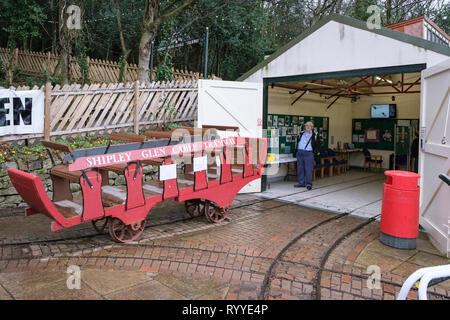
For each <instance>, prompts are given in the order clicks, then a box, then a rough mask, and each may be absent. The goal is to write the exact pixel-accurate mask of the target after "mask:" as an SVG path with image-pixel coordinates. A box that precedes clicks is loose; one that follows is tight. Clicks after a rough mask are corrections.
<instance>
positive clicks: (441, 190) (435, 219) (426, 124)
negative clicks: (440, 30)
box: [419, 59, 450, 256]
mask: <svg viewBox="0 0 450 320" xmlns="http://www.w3.org/2000/svg"><path fill="white" fill-rule="evenodd" d="M449 85H450V59H448V60H447V61H445V62H444V63H442V64H440V65H437V66H434V67H432V68H429V69H426V70H424V71H423V72H422V90H421V91H422V92H421V120H420V121H421V124H420V126H421V127H423V128H426V130H425V133H424V136H425V145H424V148H423V149H420V151H419V174H420V175H421V179H420V188H421V196H420V224H421V225H422V226H423V227H424V228H425V229H426V230H427V232H428V233H429V234H430V236H431V238H432V242H433V243H434V244H435V245H436V247H437V248H438V249H439V250H440V251H441V252H443V253H444V254H447V256H450V247H449V227H450V210H449V199H450V186H448V185H447V184H445V183H444V182H443V181H441V180H440V179H439V174H441V173H444V174H450V139H449V137H450V130H449V126H450V101H449V96H450V86H449ZM421 138H422V137H421Z"/></svg>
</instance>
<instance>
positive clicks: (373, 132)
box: [364, 128, 380, 142]
mask: <svg viewBox="0 0 450 320" xmlns="http://www.w3.org/2000/svg"><path fill="white" fill-rule="evenodd" d="M364 140H365V142H380V129H374V128H369V129H366V130H365V131H364Z"/></svg>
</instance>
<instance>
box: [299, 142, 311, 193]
mask: <svg viewBox="0 0 450 320" xmlns="http://www.w3.org/2000/svg"><path fill="white" fill-rule="evenodd" d="M313 170H314V153H313V152H312V151H305V150H297V178H298V183H299V184H300V185H302V186H306V187H312V175H313ZM305 180H306V181H305Z"/></svg>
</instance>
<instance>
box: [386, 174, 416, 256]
mask: <svg viewBox="0 0 450 320" xmlns="http://www.w3.org/2000/svg"><path fill="white" fill-rule="evenodd" d="M384 174H385V175H386V176H387V180H386V182H385V183H384V187H383V204H382V207H381V224H380V231H381V232H380V241H381V242H382V243H384V244H385V245H388V246H391V247H394V248H398V249H415V248H416V238H417V236H418V234H419V196H420V188H419V186H418V180H419V178H420V175H418V174H417V173H413V172H408V171H393V170H390V171H386V172H385V173H384Z"/></svg>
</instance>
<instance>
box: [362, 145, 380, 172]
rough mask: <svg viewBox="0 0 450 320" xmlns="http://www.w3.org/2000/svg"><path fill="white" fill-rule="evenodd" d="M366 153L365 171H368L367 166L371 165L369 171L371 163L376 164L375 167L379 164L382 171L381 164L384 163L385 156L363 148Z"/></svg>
mask: <svg viewBox="0 0 450 320" xmlns="http://www.w3.org/2000/svg"><path fill="white" fill-rule="evenodd" d="M363 154H364V172H366V169H367V166H369V171H370V168H371V164H372V163H373V164H375V167H376V166H377V165H378V168H379V170H380V172H381V166H382V163H383V156H381V155H374V154H370V152H369V150H367V149H365V148H364V149H363Z"/></svg>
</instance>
